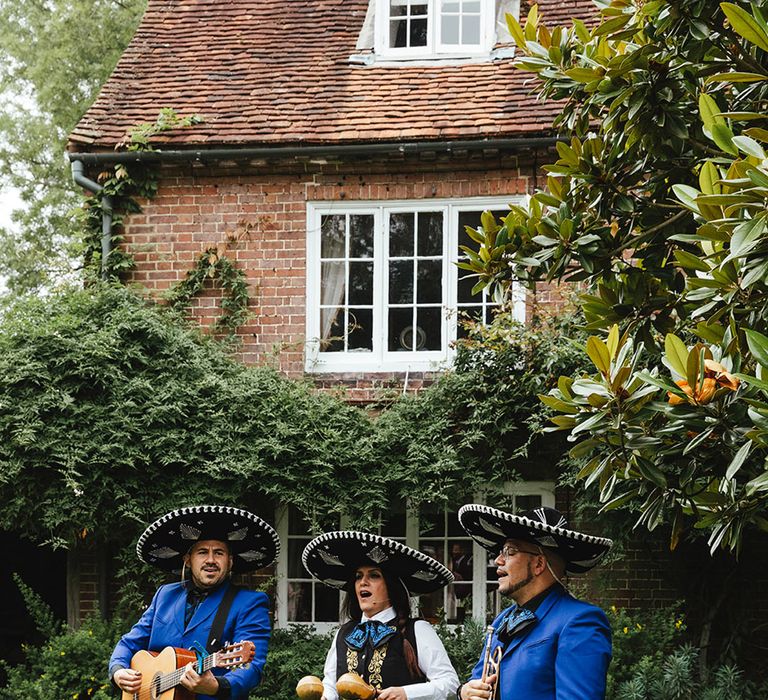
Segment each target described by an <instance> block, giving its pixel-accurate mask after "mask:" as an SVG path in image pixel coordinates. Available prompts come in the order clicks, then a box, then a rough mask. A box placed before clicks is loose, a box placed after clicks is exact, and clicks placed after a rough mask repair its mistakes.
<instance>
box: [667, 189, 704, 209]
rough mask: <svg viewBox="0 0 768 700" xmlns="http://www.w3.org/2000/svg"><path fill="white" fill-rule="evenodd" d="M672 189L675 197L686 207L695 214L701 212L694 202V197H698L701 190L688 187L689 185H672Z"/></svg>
mask: <svg viewBox="0 0 768 700" xmlns="http://www.w3.org/2000/svg"><path fill="white" fill-rule="evenodd" d="M672 191H673V192H674V193H675V197H677V198H678V199H679V200H680V201H681V202H682V203H683V205H685V206H686V207H687V208H688V209H691V210H692V211H695V212H696V213H697V214H699V213H701V212H699V206H698V204H696V197H698V196H699V195H700V194H701V192H699V191H698V190H697V189H696V188H695V187H690V186H689V185H672Z"/></svg>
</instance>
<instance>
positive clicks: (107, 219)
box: [70, 159, 112, 280]
mask: <svg viewBox="0 0 768 700" xmlns="http://www.w3.org/2000/svg"><path fill="white" fill-rule="evenodd" d="M70 164H71V167H72V179H73V180H74V181H75V184H76V185H80V187H82V188H83V189H86V190H88V191H89V192H92V193H93V194H99V193H100V192H102V191H103V190H104V188H103V187H102V186H101V185H100V184H99V183H98V182H94V181H93V180H91V179H89V178H87V177H85V175H83V169H84V166H83V161H81V160H72V159H70ZM111 252H112V197H111V196H109V195H108V194H105V195H102V197H101V279H103V280H106V279H107V277H108V274H107V258H108V257H109V254H110V253H111Z"/></svg>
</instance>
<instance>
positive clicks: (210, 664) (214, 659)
mask: <svg viewBox="0 0 768 700" xmlns="http://www.w3.org/2000/svg"><path fill="white" fill-rule="evenodd" d="M218 657H219V654H218V652H214V653H213V654H211V655H210V656H205V657H203V661H202V670H200V662H199V661H196V662H194V663H195V670H197V671H198V673H200V675H202V674H203V673H205V672H206V671H210V670H211V669H212V668H215V667H216V664H217V663H218ZM185 670H186V667H185V666H182V667H181V668H177V669H176V670H175V671H171V672H170V673H162V674H160V675H159V676H158V677H157V678H156V679H155V681H154V682H156V683H157V692H158V694H160V693H164V692H165V691H166V690H170V689H171V688H175V687H176V686H177V685H178V684H179V683H180V682H181V677H182V676H183V675H184V671H185Z"/></svg>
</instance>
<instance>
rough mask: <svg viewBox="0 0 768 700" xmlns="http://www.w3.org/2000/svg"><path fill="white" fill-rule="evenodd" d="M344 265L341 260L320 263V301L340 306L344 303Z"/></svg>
mask: <svg viewBox="0 0 768 700" xmlns="http://www.w3.org/2000/svg"><path fill="white" fill-rule="evenodd" d="M345 272H346V266H345V264H344V263H343V262H324V263H320V303H321V304H322V305H323V306H341V305H342V304H343V303H344V287H345V279H344V275H345Z"/></svg>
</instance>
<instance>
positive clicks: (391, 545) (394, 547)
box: [301, 530, 454, 593]
mask: <svg viewBox="0 0 768 700" xmlns="http://www.w3.org/2000/svg"><path fill="white" fill-rule="evenodd" d="M341 540H354V541H356V542H360V543H361V544H363V545H365V544H368V543H370V544H372V545H374V548H373V549H380V550H382V552H383V553H386V549H388V550H389V553H390V555H392V554H404V555H406V556H409V557H411V558H413V559H415V560H416V561H418V562H419V563H420V564H422V565H423V566H424V568H423V569H421V570H420V573H422V574H423V573H425V572H426V571H430V572H434V578H433V579H432V580H434V579H437V578H442V579H443V580H444V581H445V584H443V585H446V586H447V585H448V584H450V583H453V580H454V576H453V573H451V571H450V570H449V569H448V568H446V567H445V566H443V565H442V564H441V563H440V562H439V561H437V559H433V558H432V557H430V556H429V555H427V554H424V553H423V552H420V551H419V550H418V549H414V548H413V547H409V546H408V545H405V544H403V543H402V542H398V541H397V540H393V539H390V538H389V537H384V536H382V535H374V534H371V533H369V532H360V531H359V530H336V531H333V532H326V533H325V534H323V535H319V536H318V537H315V539H314V540H312V541H311V542H310V543H309V544H308V545H307V546H306V547H305V548H304V551H303V552H302V554H301V563H302V564H303V565H304V568H305V569H306V570H307V571H309V572H310V573H311V574H312V577H313V578H317V579H318V580H319V581H322V582H323V583H326V584H328V585H329V586H333V587H334V588H343V587H344V586H346V585H347V583H349V582H348V581H343V582H340V581H339V580H338V579H320V578H318V577H317V576H315V575H314V573H313V572H312V569H311V568H310V567H309V557H310V556H311V555H312V554H313V553H314V552H315V550H317V554H318V556H319V557H320V558H321V559H323V560H324V561H325V559H326V557H329V556H333V555H330V554H329V552H327V551H326V550H325V549H323V547H322V546H323V545H324V544H326V543H328V542H338V541H341ZM377 554H378V553H377ZM333 558H334V559H336V560H337V561H339V564H341V565H342V566H345V564H344V562H341V561H340V560H339V559H338V558H337V557H335V556H333ZM374 561H375V560H374ZM326 563H328V562H326ZM411 576H413V577H414V578H418V579H420V580H422V581H426V579H425V578H423V576H416V575H415V574H411ZM339 583H341V585H338V584H339ZM409 593H410V591H409Z"/></svg>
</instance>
